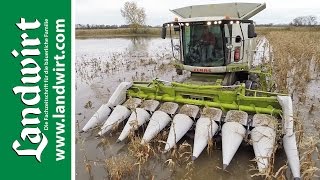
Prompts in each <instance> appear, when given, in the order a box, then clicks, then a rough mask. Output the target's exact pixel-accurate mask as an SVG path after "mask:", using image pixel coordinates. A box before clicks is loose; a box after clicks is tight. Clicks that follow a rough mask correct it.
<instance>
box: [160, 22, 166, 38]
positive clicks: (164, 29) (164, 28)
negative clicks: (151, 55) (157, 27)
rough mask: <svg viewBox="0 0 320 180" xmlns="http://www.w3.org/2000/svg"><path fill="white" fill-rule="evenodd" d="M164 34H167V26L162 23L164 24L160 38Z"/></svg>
mask: <svg viewBox="0 0 320 180" xmlns="http://www.w3.org/2000/svg"><path fill="white" fill-rule="evenodd" d="M166 36H167V26H166V25H165V24H164V25H163V26H162V30H161V38H162V39H165V38H166Z"/></svg>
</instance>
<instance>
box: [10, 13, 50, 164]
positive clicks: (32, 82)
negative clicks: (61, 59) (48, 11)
mask: <svg viewBox="0 0 320 180" xmlns="http://www.w3.org/2000/svg"><path fill="white" fill-rule="evenodd" d="M16 25H17V27H18V28H19V29H20V30H21V31H22V34H21V38H22V42H21V45H22V47H23V49H22V50H21V51H20V53H19V52H18V51H17V50H15V49H14V50H13V51H12V52H11V54H12V55H13V56H14V57H15V58H17V57H18V56H19V55H20V54H21V55H22V56H23V58H22V60H21V62H20V63H21V65H22V69H21V70H20V72H21V74H22V78H21V82H22V83H23V85H21V86H16V87H14V88H13V89H12V90H13V92H14V94H20V98H21V101H22V103H23V104H24V105H25V106H26V108H25V109H23V110H22V112H21V116H22V121H21V124H22V125H23V126H24V128H23V130H22V131H21V134H20V136H21V140H22V142H24V143H23V145H21V144H20V142H21V141H19V140H15V141H14V142H13V144H12V148H13V150H14V151H15V152H16V153H17V154H18V155H19V156H35V157H36V159H37V160H38V161H39V162H41V154H42V151H43V150H44V149H45V147H46V146H47V144H48V139H47V137H46V136H45V135H44V134H43V133H42V132H41V130H40V129H39V128H38V127H36V126H38V125H39V124H40V120H39V118H38V116H39V115H40V114H41V110H40V109H39V107H37V106H38V103H39V102H40V99H41V97H40V95H39V93H40V91H41V90H40V88H39V85H38V84H37V83H38V82H39V81H40V80H41V77H40V75H39V72H40V70H41V68H40V67H39V65H38V63H37V61H36V59H37V58H39V55H40V54H41V53H40V51H39V48H38V46H39V45H40V44H41V42H40V40H39V38H35V37H32V38H31V37H29V35H28V31H32V30H35V29H38V28H39V27H40V26H41V24H40V22H39V21H38V20H37V19H36V20H35V21H34V22H26V20H25V18H21V19H20V23H17V24H16ZM26 138H27V139H26ZM28 143H29V144H30V143H31V144H33V145H35V146H32V148H30V146H28ZM27 146H28V147H27Z"/></svg>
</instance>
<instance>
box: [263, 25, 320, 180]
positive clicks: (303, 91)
mask: <svg viewBox="0 0 320 180" xmlns="http://www.w3.org/2000/svg"><path fill="white" fill-rule="evenodd" d="M257 31H258V34H260V35H264V36H265V37H266V38H267V39H268V40H269V42H270V44H271V47H270V51H271V52H272V53H271V55H270V57H269V60H270V61H269V62H270V63H271V65H272V66H271V67H272V73H273V80H274V82H275V84H276V91H278V92H282V93H289V94H292V95H293V100H294V108H295V109H294V111H295V115H294V121H295V130H296V137H297V142H298V147H299V153H300V163H301V175H302V177H303V179H312V178H316V177H319V152H318V147H319V134H318V133H315V132H318V131H319V127H320V126H319V125H320V119H319V113H320V112H319V110H315V105H314V104H318V105H320V103H319V100H318V99H317V98H316V97H312V96H313V95H312V94H309V93H310V90H309V89H308V88H310V87H311V86H314V85H316V84H318V85H319V83H320V44H319V38H320V31H319V28H305V27H304V28H298V27H296V28H295V27H290V28H258V29H257ZM313 93H314V94H316V93H317V92H313ZM318 98H320V97H318ZM308 131H311V132H313V133H308ZM271 168H273V167H271ZM288 169H289V168H288V165H287V164H285V165H284V166H282V167H281V168H279V169H274V170H268V173H267V174H266V175H265V178H266V179H272V178H277V179H278V178H279V179H285V171H287V170H288ZM287 174H288V173H287Z"/></svg>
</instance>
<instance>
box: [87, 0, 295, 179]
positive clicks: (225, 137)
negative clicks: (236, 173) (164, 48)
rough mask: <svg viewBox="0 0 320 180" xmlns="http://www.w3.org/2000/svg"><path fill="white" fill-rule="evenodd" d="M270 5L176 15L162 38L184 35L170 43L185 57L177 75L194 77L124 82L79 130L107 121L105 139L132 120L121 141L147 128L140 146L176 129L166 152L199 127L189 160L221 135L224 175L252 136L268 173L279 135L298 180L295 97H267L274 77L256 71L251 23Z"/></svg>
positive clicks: (223, 6)
mask: <svg viewBox="0 0 320 180" xmlns="http://www.w3.org/2000/svg"><path fill="white" fill-rule="evenodd" d="M265 7H266V4H258V3H224V4H210V5H196V6H188V7H183V8H179V9H174V10H172V12H173V13H174V14H176V15H178V16H179V17H180V19H179V20H178V19H175V21H173V22H169V23H165V24H163V27H162V33H161V37H162V38H163V39H164V38H166V34H170V37H171V40H172V33H173V32H171V31H174V32H176V33H178V34H179V45H173V43H172V50H174V49H176V50H178V51H179V53H180V55H179V58H177V59H178V61H177V63H176V68H177V73H178V74H182V72H183V71H190V72H191V77H190V78H188V79H187V80H186V81H184V82H179V83H178V82H168V81H163V80H159V79H155V80H153V81H152V82H122V83H120V85H119V86H118V87H117V89H116V90H115V92H114V93H113V95H112V96H111V97H110V99H109V101H108V103H107V104H104V105H102V106H101V107H100V109H99V110H98V111H97V112H96V113H95V114H94V115H93V117H92V118H91V119H90V120H89V121H88V123H87V124H86V125H85V126H84V128H83V129H82V131H84V132H85V131H88V130H89V129H90V128H92V127H94V126H96V125H97V124H101V123H104V124H103V126H102V128H101V131H100V132H99V135H104V134H106V133H108V132H110V131H111V129H112V128H113V127H114V126H117V125H118V124H119V123H121V122H123V121H125V120H127V119H128V120H127V122H126V125H125V126H124V129H123V131H122V132H121V134H120V136H119V138H118V141H123V140H124V139H125V138H127V136H128V135H129V133H130V132H131V131H133V130H136V129H138V128H139V127H140V126H142V125H143V124H146V123H148V126H147V128H146V130H145V133H144V135H143V138H142V141H141V143H142V144H143V143H148V142H149V141H150V140H151V139H152V138H153V137H155V136H156V135H157V134H158V133H159V132H160V131H161V130H163V129H164V128H165V127H166V126H169V125H170V124H171V127H170V132H169V135H168V139H167V143H166V145H165V149H164V151H165V152H166V151H169V150H170V149H171V148H173V147H174V146H175V145H176V143H178V141H179V140H180V139H181V138H182V137H183V136H184V135H185V134H186V133H187V132H188V131H189V130H190V129H191V128H192V127H194V125H195V135H194V146H193V152H192V153H193V156H192V159H193V160H195V159H196V158H197V157H198V156H199V155H200V154H201V152H202V151H203V149H204V148H205V147H206V146H207V143H208V140H211V138H212V137H213V136H214V135H219V134H220V135H221V136H222V154H223V162H222V164H223V169H226V168H227V166H228V165H229V163H230V162H231V160H232V158H233V156H234V155H235V153H236V151H237V149H238V148H239V146H240V144H241V142H242V141H243V140H244V138H248V137H250V140H251V141H252V145H253V149H254V153H255V156H256V160H257V165H258V169H259V171H260V172H264V171H265V170H266V169H267V168H268V165H269V160H270V158H271V155H272V152H273V150H274V147H275V146H274V145H275V144H276V143H277V142H276V139H277V135H279V134H281V135H280V136H281V138H282V141H283V147H284V150H285V152H286V155H287V159H288V163H289V167H290V169H291V172H292V174H293V177H294V179H300V163H299V153H298V149H297V145H296V137H295V132H294V125H293V108H292V99H291V97H290V96H289V95H285V94H278V93H273V92H269V91H270V89H271V85H272V82H270V81H269V80H270V78H271V74H270V72H269V71H267V70H264V71H263V69H268V68H267V67H263V65H262V64H261V65H260V66H258V67H253V66H252V62H253V57H254V53H255V49H256V36H257V34H256V33H255V26H254V24H253V21H252V20H249V18H251V17H252V16H254V15H255V14H257V13H259V12H260V11H262V10H263V9H265ZM167 29H168V30H167ZM167 31H169V33H168V32H167ZM171 42H172V41H171ZM279 132H280V133H279ZM248 135H250V136H248Z"/></svg>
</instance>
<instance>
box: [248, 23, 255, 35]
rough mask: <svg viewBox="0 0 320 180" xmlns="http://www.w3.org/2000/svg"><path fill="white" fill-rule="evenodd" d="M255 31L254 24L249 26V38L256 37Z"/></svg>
mask: <svg viewBox="0 0 320 180" xmlns="http://www.w3.org/2000/svg"><path fill="white" fill-rule="evenodd" d="M255 34H256V32H255V29H254V25H253V24H249V25H248V38H253V37H255Z"/></svg>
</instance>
